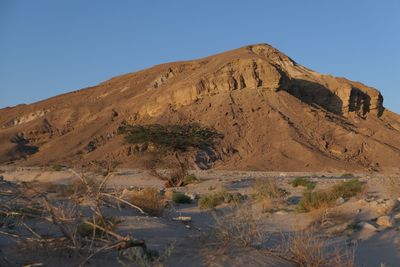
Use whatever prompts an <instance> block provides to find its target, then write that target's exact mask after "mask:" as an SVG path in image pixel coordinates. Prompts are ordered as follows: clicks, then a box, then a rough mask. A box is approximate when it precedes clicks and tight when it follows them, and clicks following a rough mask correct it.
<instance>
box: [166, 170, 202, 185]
mask: <svg viewBox="0 0 400 267" xmlns="http://www.w3.org/2000/svg"><path fill="white" fill-rule="evenodd" d="M158 177H160V178H162V179H163V180H166V183H165V186H166V187H180V186H186V185H188V184H193V183H195V182H197V181H198V179H197V177H196V176H195V175H194V174H189V173H188V171H187V167H186V166H181V168H175V169H173V170H172V171H171V173H169V175H168V176H165V177H161V176H160V175H158Z"/></svg>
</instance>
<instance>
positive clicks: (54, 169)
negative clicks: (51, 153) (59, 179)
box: [51, 164, 64, 172]
mask: <svg viewBox="0 0 400 267" xmlns="http://www.w3.org/2000/svg"><path fill="white" fill-rule="evenodd" d="M63 169H64V166H63V165H59V164H55V165H52V166H51V170H52V171H55V172H59V171H62V170H63Z"/></svg>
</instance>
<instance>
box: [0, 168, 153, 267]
mask: <svg viewBox="0 0 400 267" xmlns="http://www.w3.org/2000/svg"><path fill="white" fill-rule="evenodd" d="M108 177H109V175H107V176H106V177H104V178H103V180H101V181H98V182H93V183H91V182H89V181H88V180H87V179H86V177H85V176H83V175H78V178H79V180H80V182H81V183H80V184H79V185H77V186H78V189H79V190H72V191H71V195H69V196H67V197H65V198H60V197H57V198H51V195H49V192H47V191H44V190H45V188H51V186H50V187H47V186H41V187H39V188H38V187H37V186H36V185H35V183H19V184H18V183H11V182H2V184H1V186H0V215H1V218H2V219H3V218H4V219H7V220H2V221H3V222H4V223H7V225H10V226H12V227H11V228H7V229H4V228H3V230H0V235H4V236H7V237H12V238H15V240H16V243H17V244H18V246H19V248H21V249H26V250H27V251H33V250H35V251H36V252H38V253H39V252H40V251H39V249H45V251H47V253H51V251H54V250H57V251H60V252H68V253H75V255H76V256H78V257H81V258H82V257H83V258H82V263H81V266H82V265H84V264H86V263H87V262H88V261H89V260H90V259H91V258H93V257H94V256H95V255H97V254H100V253H106V252H107V251H112V250H114V251H115V250H117V249H118V250H120V251H123V250H125V249H129V248H132V247H141V248H142V251H143V253H144V254H146V253H150V252H148V250H147V249H146V245H145V242H144V241H143V240H138V239H134V238H133V237H132V236H131V235H130V234H129V235H127V236H122V235H120V234H118V233H117V232H116V229H115V225H116V223H118V221H117V220H116V219H115V218H112V217H109V216H105V215H104V214H103V207H104V206H105V205H107V206H108V207H110V205H111V206H114V207H115V208H116V205H117V204H118V203H120V202H121V203H124V204H127V203H125V202H126V201H124V200H123V199H121V198H120V197H119V195H120V192H117V191H115V192H109V190H106V189H105V188H104V184H105V182H106V180H107V179H108ZM37 189H39V190H37ZM82 198H84V199H85V200H87V201H82ZM88 203H90V204H88ZM128 204H129V203H128ZM128 206H131V207H133V208H137V207H136V206H134V205H132V204H130V205H128ZM137 209H139V208H137ZM139 210H140V209H139ZM10 219H12V225H11V224H10ZM32 222H34V224H32ZM32 225H42V227H40V228H39V229H35V228H34V227H32ZM43 231H44V232H43ZM70 256H71V254H70Z"/></svg>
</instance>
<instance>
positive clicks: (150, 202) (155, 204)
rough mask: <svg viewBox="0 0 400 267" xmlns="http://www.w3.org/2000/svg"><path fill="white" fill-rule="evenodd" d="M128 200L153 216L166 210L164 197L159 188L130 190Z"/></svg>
mask: <svg viewBox="0 0 400 267" xmlns="http://www.w3.org/2000/svg"><path fill="white" fill-rule="evenodd" d="M127 201H128V202H129V203H132V204H133V205H136V206H138V207H140V208H141V209H143V211H144V212H146V213H148V214H150V215H153V216H160V215H162V213H163V211H164V202H163V198H162V196H161V195H160V193H159V192H158V190H157V189H155V188H152V187H146V188H144V189H143V190H140V191H132V192H130V193H129V195H128V197H127Z"/></svg>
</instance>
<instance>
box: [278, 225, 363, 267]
mask: <svg viewBox="0 0 400 267" xmlns="http://www.w3.org/2000/svg"><path fill="white" fill-rule="evenodd" d="M283 247H284V249H283V250H284V252H285V254H286V257H287V258H290V259H291V260H292V261H294V262H296V263H297V264H298V265H299V266H304V267H306V266H307V267H322V266H335V267H355V266H356V262H355V247H354V246H352V247H349V246H348V245H347V244H346V243H345V242H338V241H336V242H335V241H333V240H332V239H331V238H329V237H327V236H323V235H321V234H318V233H316V232H315V231H313V229H309V230H304V231H298V232H293V233H289V234H285V235H284V244H283Z"/></svg>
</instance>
